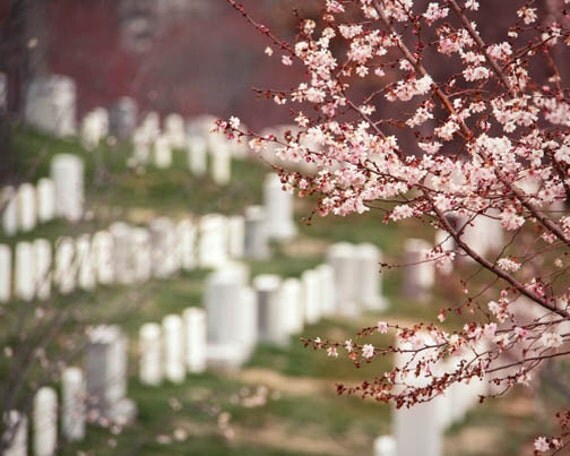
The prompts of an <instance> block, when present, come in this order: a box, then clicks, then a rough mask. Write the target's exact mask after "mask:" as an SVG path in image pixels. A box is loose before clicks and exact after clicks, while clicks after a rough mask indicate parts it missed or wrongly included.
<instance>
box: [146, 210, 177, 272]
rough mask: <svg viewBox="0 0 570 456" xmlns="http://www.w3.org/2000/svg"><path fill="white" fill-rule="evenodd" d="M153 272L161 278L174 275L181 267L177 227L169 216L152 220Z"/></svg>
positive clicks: (150, 227) (150, 226)
mask: <svg viewBox="0 0 570 456" xmlns="http://www.w3.org/2000/svg"><path fill="white" fill-rule="evenodd" d="M149 229H150V237H151V243H152V266H153V274H154V276H155V277H157V278H159V279H167V278H169V277H172V276H173V275H174V274H176V272H178V270H179V269H180V259H179V255H178V252H177V239H176V227H175V226H174V223H173V222H172V220H171V219H169V218H168V217H159V218H157V219H154V220H153V221H152V222H150V225H149Z"/></svg>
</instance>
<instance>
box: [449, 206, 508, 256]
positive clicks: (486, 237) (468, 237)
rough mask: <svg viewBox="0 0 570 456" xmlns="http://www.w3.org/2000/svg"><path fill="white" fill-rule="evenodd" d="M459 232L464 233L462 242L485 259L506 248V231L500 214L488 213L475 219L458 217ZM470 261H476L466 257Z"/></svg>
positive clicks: (470, 216)
mask: <svg viewBox="0 0 570 456" xmlns="http://www.w3.org/2000/svg"><path fill="white" fill-rule="evenodd" d="M457 225H458V226H457V230H458V231H459V232H462V234H461V240H462V241H463V242H464V243H465V244H467V246H468V247H469V248H470V249H472V250H474V251H475V253H476V254H478V255H479V256H482V257H483V258H487V259H488V257H489V253H491V252H493V251H497V250H500V249H501V248H502V246H504V242H503V239H504V230H503V228H502V227H501V223H500V214H496V213H494V212H493V211H488V212H487V213H486V214H479V215H476V216H475V217H473V216H472V215H471V214H470V215H469V216H459V217H457ZM463 258H464V259H466V260H468V261H474V260H473V259H472V258H471V257H469V256H464V257H463Z"/></svg>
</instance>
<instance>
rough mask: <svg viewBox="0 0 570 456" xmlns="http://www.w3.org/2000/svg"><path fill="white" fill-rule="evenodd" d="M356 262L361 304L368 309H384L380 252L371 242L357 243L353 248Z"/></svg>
mask: <svg viewBox="0 0 570 456" xmlns="http://www.w3.org/2000/svg"><path fill="white" fill-rule="evenodd" d="M355 253H356V258H357V262H358V279H359V280H358V283H357V291H358V296H359V300H360V302H361V304H362V305H363V306H364V308H365V309H368V310H386V307H387V306H386V302H385V300H384V298H383V297H382V287H381V283H382V282H381V279H382V277H381V275H380V263H381V262H382V252H381V251H380V249H379V248H378V247H376V246H375V245H373V244H366V243H365V244H359V245H357V246H356V249H355Z"/></svg>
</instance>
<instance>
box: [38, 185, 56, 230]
mask: <svg viewBox="0 0 570 456" xmlns="http://www.w3.org/2000/svg"><path fill="white" fill-rule="evenodd" d="M36 191H37V201H38V220H39V221H40V223H45V222H50V221H51V220H53V219H54V218H55V214H56V196H55V183H54V182H53V180H51V179H50V178H48V177H43V178H41V179H40V180H39V181H38V185H37V187H36Z"/></svg>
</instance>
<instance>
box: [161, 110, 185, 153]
mask: <svg viewBox="0 0 570 456" xmlns="http://www.w3.org/2000/svg"><path fill="white" fill-rule="evenodd" d="M164 134H165V135H166V137H167V138H168V141H169V143H170V146H171V147H172V148H173V149H182V148H183V147H184V143H185V142H186V127H185V125H184V117H182V116H181V115H180V114H169V115H167V116H166V118H165V119H164Z"/></svg>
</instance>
